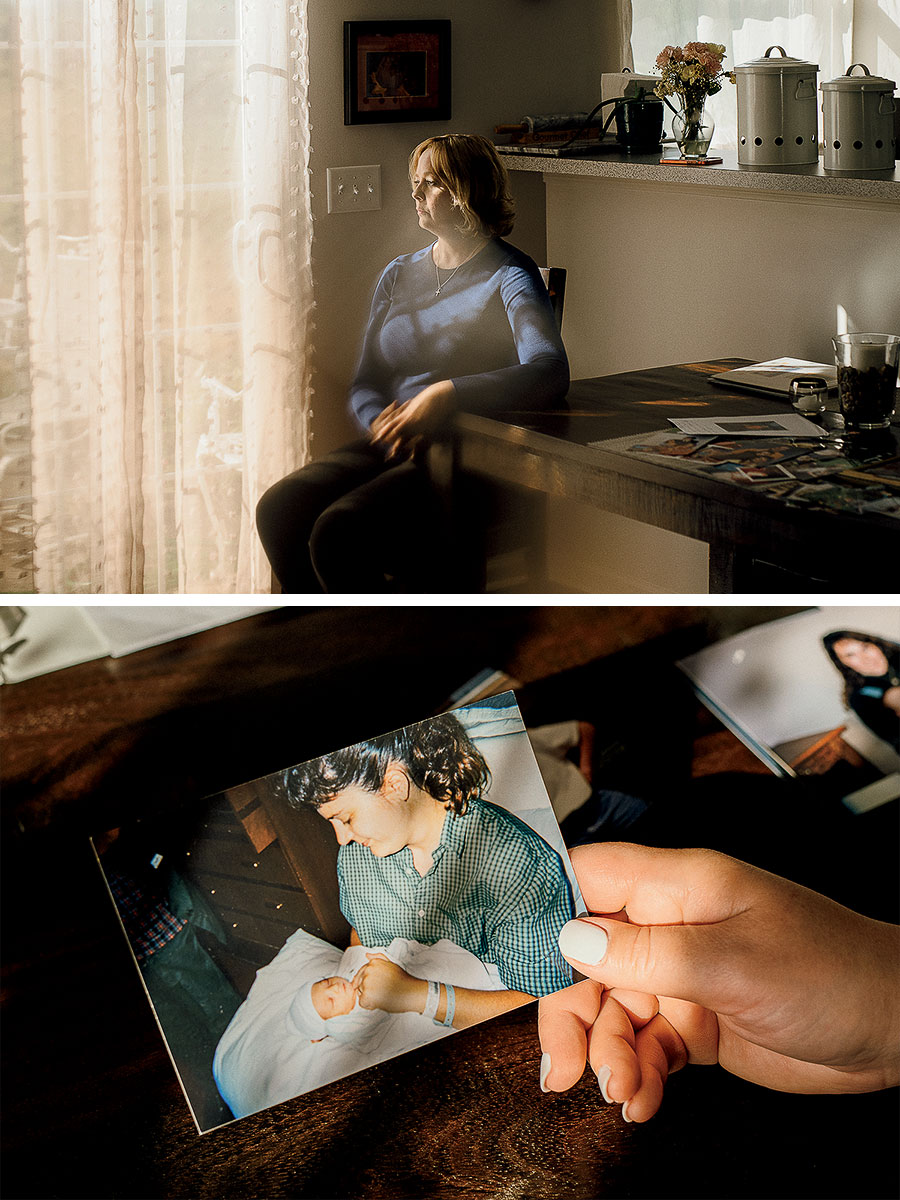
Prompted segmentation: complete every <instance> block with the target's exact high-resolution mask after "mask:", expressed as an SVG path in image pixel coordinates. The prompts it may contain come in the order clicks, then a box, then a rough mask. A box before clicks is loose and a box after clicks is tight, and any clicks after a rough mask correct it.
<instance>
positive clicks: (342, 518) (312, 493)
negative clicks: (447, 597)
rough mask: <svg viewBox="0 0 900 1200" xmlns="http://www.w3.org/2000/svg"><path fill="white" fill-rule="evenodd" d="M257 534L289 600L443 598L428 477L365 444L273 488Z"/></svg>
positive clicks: (259, 514) (441, 553)
mask: <svg viewBox="0 0 900 1200" xmlns="http://www.w3.org/2000/svg"><path fill="white" fill-rule="evenodd" d="M256 528H257V531H258V533H259V536H260V538H261V540H262V544H263V546H264V547H265V551H266V554H267V555H268V557H269V562H270V563H271V564H272V569H273V571H274V572H275V575H276V577H277V578H278V582H279V583H280V584H281V589H282V591H283V592H286V593H292V592H321V591H324V592H392V591H399V592H430V591H435V590H447V588H446V587H443V588H439V587H438V586H437V584H438V578H439V575H440V573H441V572H440V565H439V564H440V562H441V559H442V558H443V559H444V560H446V557H447V556H446V551H445V548H444V547H442V541H443V539H442V537H441V529H442V525H441V514H440V508H439V505H438V502H437V499H436V497H435V496H434V494H433V492H432V489H431V487H430V484H429V481H428V478H427V476H426V474H425V471H424V470H423V469H422V468H421V467H420V466H419V465H418V464H416V463H415V462H413V461H405V462H400V463H387V462H385V460H384V456H383V454H382V452H381V450H380V449H378V448H376V447H374V446H373V445H372V444H371V443H370V442H368V441H359V442H353V443H352V444H351V445H349V446H344V447H343V448H342V449H340V450H335V451H333V452H332V453H331V454H328V455H326V456H325V457H324V458H322V459H320V460H319V461H318V462H314V463H309V464H308V465H307V466H305V467H301V468H300V470H299V471H294V473H293V474H292V475H288V476H286V477H285V478H284V479H281V480H279V482H278V483H276V484H274V485H273V486H272V487H270V488H269V490H268V491H267V492H266V493H265V495H264V496H263V497H262V499H261V500H260V502H259V504H258V505H257V509H256ZM450 590H452V588H451V589H450Z"/></svg>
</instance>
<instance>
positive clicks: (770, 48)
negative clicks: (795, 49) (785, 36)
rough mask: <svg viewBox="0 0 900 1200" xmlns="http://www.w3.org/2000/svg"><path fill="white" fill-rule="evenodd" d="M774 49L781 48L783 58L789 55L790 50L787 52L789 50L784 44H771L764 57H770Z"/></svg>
mask: <svg viewBox="0 0 900 1200" xmlns="http://www.w3.org/2000/svg"><path fill="white" fill-rule="evenodd" d="M773 50H780V51H781V57H782V58H787V57H788V52H787V50H785V48H784V46H770V47H769V48H768V50H767V51H766V52H765V54H764V55H763V58H768V57H769V55H770V54H771V53H772V51H773Z"/></svg>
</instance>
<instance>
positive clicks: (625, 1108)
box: [622, 1100, 632, 1125]
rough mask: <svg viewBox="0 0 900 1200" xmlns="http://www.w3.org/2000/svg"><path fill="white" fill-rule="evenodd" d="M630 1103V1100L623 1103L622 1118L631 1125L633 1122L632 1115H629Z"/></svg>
mask: <svg viewBox="0 0 900 1200" xmlns="http://www.w3.org/2000/svg"><path fill="white" fill-rule="evenodd" d="M630 1103H631V1101H630V1100H626V1101H625V1103H624V1104H623V1105H622V1120H623V1121H627V1122H628V1124H629V1125H630V1124H631V1123H632V1121H631V1117H629V1115H628V1105H629V1104H630Z"/></svg>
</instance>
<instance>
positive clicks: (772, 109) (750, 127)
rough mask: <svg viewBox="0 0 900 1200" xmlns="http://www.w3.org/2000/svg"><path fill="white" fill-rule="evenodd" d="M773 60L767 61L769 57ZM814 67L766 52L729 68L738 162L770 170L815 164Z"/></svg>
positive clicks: (782, 55) (781, 50)
mask: <svg viewBox="0 0 900 1200" xmlns="http://www.w3.org/2000/svg"><path fill="white" fill-rule="evenodd" d="M773 50H778V51H780V56H779V57H771V55H772V51H773ZM818 70H819V67H818V64H817V63H811V62H804V61H803V59H800V58H791V57H790V55H788V54H786V53H785V50H784V48H783V47H782V46H770V47H769V48H768V50H767V51H766V52H765V54H764V55H763V57H762V58H756V59H753V61H752V62H748V63H744V64H743V65H742V66H740V67H735V69H734V77H735V85H736V87H737V125H738V162H739V163H740V164H741V165H742V166H747V167H762V166H766V167H775V166H788V165H791V166H793V165H797V164H801V163H814V162H818V160H819V141H818V130H819V126H818V111H817V108H816V73H817V72H818Z"/></svg>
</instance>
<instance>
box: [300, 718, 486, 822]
mask: <svg viewBox="0 0 900 1200" xmlns="http://www.w3.org/2000/svg"><path fill="white" fill-rule="evenodd" d="M392 763H399V764H400V765H401V766H402V767H403V768H404V769H405V770H406V773H407V774H408V775H409V778H410V781H411V782H412V783H414V784H415V786H416V787H417V788H420V789H421V790H422V791H423V792H427V794H428V795H429V796H431V797H432V798H433V799H435V800H438V801H440V803H441V804H446V805H447V807H448V808H449V810H450V812H452V813H454V814H455V815H457V816H459V815H461V814H462V813H464V812H465V811H466V808H467V807H468V804H469V801H470V800H471V799H473V798H475V799H477V798H478V797H480V796H481V795H483V794H484V792H486V791H487V789H488V787H489V786H490V779H491V773H490V771H489V770H488V765H487V763H486V762H485V761H484V758H483V757H482V755H481V753H480V751H478V750H477V749H476V748H475V746H474V745H473V744H472V741H471V739H470V738H469V735H468V734H467V733H466V731H465V729H463V727H462V725H461V724H460V723H459V721H458V720H457V719H456V717H454V716H453V715H452V713H444V714H442V715H441V716H438V717H432V718H430V719H429V720H427V721H420V722H418V724H416V725H407V726H405V727H404V728H403V729H397V730H395V731H394V732H393V733H385V734H382V735H381V736H380V737H375V738H370V739H369V740H368V741H365V742H358V743H357V744H356V745H355V746H348V747H347V748H346V749H345V750H335V751H334V752H333V753H331V754H324V755H323V756H322V757H321V758H316V759H313V760H312V761H311V762H307V763H301V764H300V765H299V766H296V767H288V769H287V770H286V771H285V772H284V780H283V783H284V790H285V793H286V795H287V799H288V803H289V804H290V805H291V806H292V807H293V808H300V807H312V808H321V806H322V805H323V804H327V803H328V801H329V800H332V799H334V797H335V796H337V795H338V794H339V793H340V792H342V791H343V790H344V788H347V787H351V786H353V785H355V786H357V787H361V788H364V789H365V790H366V791H368V792H372V793H373V794H374V793H375V792H378V791H379V790H380V789H381V787H382V785H383V784H384V776H385V772H386V771H387V768H388V767H389V766H390V765H391V764H392Z"/></svg>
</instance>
